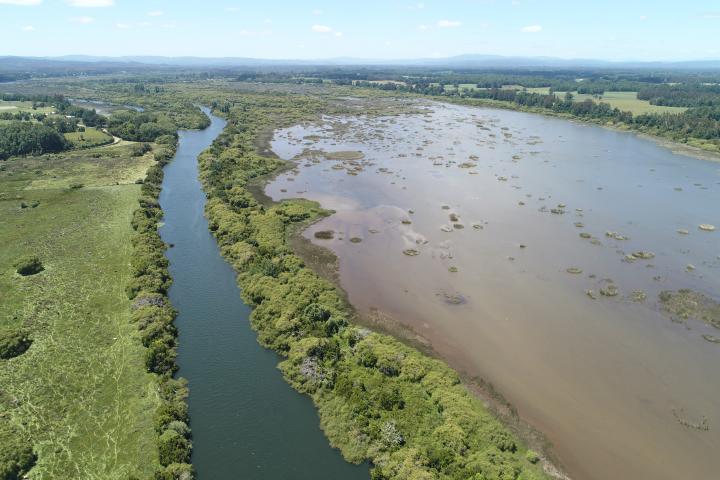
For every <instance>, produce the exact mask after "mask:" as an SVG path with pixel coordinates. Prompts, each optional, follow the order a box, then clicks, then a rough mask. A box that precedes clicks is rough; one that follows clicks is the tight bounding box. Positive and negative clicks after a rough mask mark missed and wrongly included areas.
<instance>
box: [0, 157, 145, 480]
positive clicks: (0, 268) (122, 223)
mask: <svg viewBox="0 0 720 480" xmlns="http://www.w3.org/2000/svg"><path fill="white" fill-rule="evenodd" d="M153 163H154V162H153V160H152V154H151V153H148V154H146V155H144V156H142V157H133V156H132V150H131V146H130V145H118V146H109V147H100V148H95V149H87V150H82V151H71V152H65V153H62V154H55V155H44V156H39V157H27V158H12V159H10V160H8V161H6V162H2V163H1V164H0V244H2V245H3V248H2V249H0V292H2V294H1V296H2V301H0V329H2V330H3V331H14V330H21V331H23V332H24V333H25V334H26V335H27V336H28V337H29V338H30V339H31V341H32V344H31V345H30V348H29V349H28V350H27V351H26V352H25V353H23V354H21V355H19V356H16V357H14V358H9V359H1V360H0V385H2V390H1V391H0V431H12V432H14V433H15V434H17V435H18V437H19V438H21V439H22V441H23V442H25V444H26V445H31V447H32V449H33V450H34V453H35V455H36V457H37V464H36V466H35V468H34V469H33V470H32V472H31V476H30V478H88V479H123V480H125V479H128V478H133V477H139V478H148V477H150V476H151V475H152V473H153V472H154V471H155V469H156V468H157V465H158V450H157V446H156V433H155V431H154V423H153V422H154V416H155V411H156V409H157V406H158V405H159V398H158V394H157V386H156V382H155V380H154V378H153V375H152V374H150V373H147V371H146V368H145V349H144V348H143V346H142V344H141V343H140V340H139V338H138V332H137V327H136V326H135V325H133V324H132V323H131V321H130V313H131V311H130V301H129V300H128V296H127V294H126V292H125V287H126V285H127V284H128V282H129V281H130V278H131V268H130V262H129V258H130V255H131V253H132V250H133V245H132V243H131V238H132V236H133V230H132V227H131V218H132V214H133V211H134V210H135V209H136V208H137V204H138V198H139V196H140V185H138V184H136V183H135V180H136V179H137V178H142V176H143V175H144V171H145V170H146V169H147V167H148V166H149V165H151V164H153ZM25 255H36V256H37V257H38V258H39V260H40V261H41V262H42V266H43V268H44V269H43V270H42V271H41V272H40V273H38V274H35V275H29V276H21V275H19V274H18V273H16V269H15V267H14V263H15V262H16V260H17V259H18V258H20V257H22V256H25ZM0 457H2V452H0ZM2 460H5V459H3V458H0V463H2ZM0 476H1V475H0ZM2 478H5V477H2ZM7 478H14V477H12V476H10V477H7Z"/></svg>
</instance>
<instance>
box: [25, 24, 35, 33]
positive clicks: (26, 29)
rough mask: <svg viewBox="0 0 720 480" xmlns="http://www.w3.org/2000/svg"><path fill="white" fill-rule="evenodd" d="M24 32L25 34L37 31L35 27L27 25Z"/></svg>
mask: <svg viewBox="0 0 720 480" xmlns="http://www.w3.org/2000/svg"><path fill="white" fill-rule="evenodd" d="M22 31H23V32H34V31H35V27H33V26H32V25H25V26H24V27H23V28H22Z"/></svg>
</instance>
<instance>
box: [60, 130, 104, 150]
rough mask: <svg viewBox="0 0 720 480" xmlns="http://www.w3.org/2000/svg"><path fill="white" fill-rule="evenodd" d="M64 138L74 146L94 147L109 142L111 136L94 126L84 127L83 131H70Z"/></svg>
mask: <svg viewBox="0 0 720 480" xmlns="http://www.w3.org/2000/svg"><path fill="white" fill-rule="evenodd" d="M65 138H66V139H67V140H69V141H70V142H72V144H73V147H74V148H88V147H96V146H99V145H105V144H107V143H111V142H112V141H113V138H112V137H111V136H110V135H108V134H107V133H105V132H102V131H100V130H98V129H97V128H94V127H86V128H85V131H84V132H70V133H66V134H65Z"/></svg>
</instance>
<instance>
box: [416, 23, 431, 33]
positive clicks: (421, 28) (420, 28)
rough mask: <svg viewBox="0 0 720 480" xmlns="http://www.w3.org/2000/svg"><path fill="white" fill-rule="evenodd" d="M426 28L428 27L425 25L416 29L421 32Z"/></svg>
mask: <svg viewBox="0 0 720 480" xmlns="http://www.w3.org/2000/svg"><path fill="white" fill-rule="evenodd" d="M428 28H429V27H428V26H427V25H418V27H417V29H418V30H420V31H421V32H424V31H426V30H427V29H428Z"/></svg>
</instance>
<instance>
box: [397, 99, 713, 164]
mask: <svg viewBox="0 0 720 480" xmlns="http://www.w3.org/2000/svg"><path fill="white" fill-rule="evenodd" d="M410 95H412V96H414V97H416V98H422V99H427V100H430V101H433V102H439V103H446V104H451V105H462V106H466V107H479V108H497V109H499V110H511V111H514V112H523V113H531V114H537V115H542V116H545V117H551V118H558V119H562V120H567V121H571V122H575V123H579V124H582V125H594V126H597V127H601V128H605V129H608V130H613V131H616V132H624V133H631V134H633V135H636V136H638V137H639V138H643V139H645V140H650V141H652V142H655V143H656V144H657V145H659V146H661V147H663V148H667V149H668V150H670V151H671V152H673V153H677V154H680V155H685V156H688V157H692V158H695V159H698V160H705V161H709V162H720V150H718V151H713V150H707V149H704V148H701V147H697V146H694V145H688V144H687V143H683V142H680V141H677V140H674V139H672V138H668V137H664V136H661V135H654V134H652V133H648V132H644V131H642V130H638V129H636V128H633V127H631V126H628V125H626V124H608V123H607V122H605V123H603V122H600V121H593V120H592V119H589V118H583V117H578V116H574V115H567V114H562V113H555V112H552V111H546V110H543V109H539V108H526V107H522V106H515V105H513V104H511V103H510V102H501V101H499V100H483V99H466V98H460V97H458V99H457V100H455V99H454V98H453V97H450V98H448V97H445V96H437V97H435V96H431V95H421V94H410ZM467 100H471V101H469V102H468V101H467Z"/></svg>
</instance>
